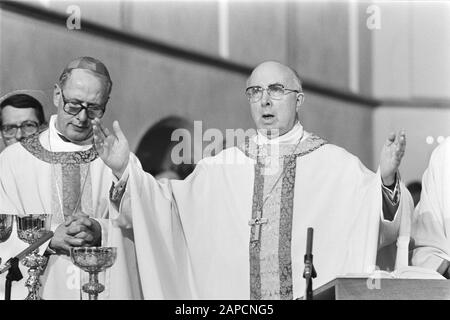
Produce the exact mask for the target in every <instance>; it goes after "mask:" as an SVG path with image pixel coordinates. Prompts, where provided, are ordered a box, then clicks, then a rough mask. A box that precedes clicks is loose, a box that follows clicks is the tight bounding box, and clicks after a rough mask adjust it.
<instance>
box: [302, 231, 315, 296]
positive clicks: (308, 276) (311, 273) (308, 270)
mask: <svg viewBox="0 0 450 320" xmlns="http://www.w3.org/2000/svg"><path fill="white" fill-rule="evenodd" d="M312 245H313V228H308V233H307V236H306V253H305V256H304V262H305V270H304V271H303V278H305V280H306V288H305V296H304V299H305V300H312V299H313V290H312V279H313V278H315V277H316V276H317V273H316V270H315V269H314V264H313V254H312Z"/></svg>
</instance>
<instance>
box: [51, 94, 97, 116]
mask: <svg viewBox="0 0 450 320" xmlns="http://www.w3.org/2000/svg"><path fill="white" fill-rule="evenodd" d="M59 91H60V92H61V98H62V100H63V104H64V105H63V109H64V111H65V112H66V113H68V114H70V115H72V116H76V115H77V114H79V113H80V112H81V110H83V109H85V110H86V114H87V116H88V118H89V119H91V120H92V119H95V118H101V117H103V114H104V113H105V105H106V103H104V104H103V105H100V104H95V103H88V102H83V101H79V100H76V99H72V100H66V97H64V93H63V91H62V89H60V90H59ZM83 104H85V105H86V106H84V105H83Z"/></svg>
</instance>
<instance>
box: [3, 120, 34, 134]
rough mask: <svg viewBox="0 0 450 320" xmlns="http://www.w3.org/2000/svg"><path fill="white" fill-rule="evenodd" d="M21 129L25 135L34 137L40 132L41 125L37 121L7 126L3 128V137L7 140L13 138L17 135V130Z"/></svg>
mask: <svg viewBox="0 0 450 320" xmlns="http://www.w3.org/2000/svg"><path fill="white" fill-rule="evenodd" d="M19 128H20V131H21V132H22V133H23V134H24V135H25V136H29V135H32V134H34V133H36V132H38V130H39V124H38V123H37V122H36V121H32V120H27V121H24V122H22V123H21V124H19V125H17V124H5V125H3V126H1V129H2V133H3V136H4V137H5V138H12V137H14V136H15V135H16V133H17V130H18V129H19Z"/></svg>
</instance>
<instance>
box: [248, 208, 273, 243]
mask: <svg viewBox="0 0 450 320" xmlns="http://www.w3.org/2000/svg"><path fill="white" fill-rule="evenodd" d="M268 222H269V220H268V219H267V218H263V217H262V212H261V210H258V211H256V218H255V219H251V220H250V221H249V222H248V225H249V226H252V227H255V229H254V232H253V233H252V237H251V242H257V241H259V238H260V236H261V225H263V224H266V223H268Z"/></svg>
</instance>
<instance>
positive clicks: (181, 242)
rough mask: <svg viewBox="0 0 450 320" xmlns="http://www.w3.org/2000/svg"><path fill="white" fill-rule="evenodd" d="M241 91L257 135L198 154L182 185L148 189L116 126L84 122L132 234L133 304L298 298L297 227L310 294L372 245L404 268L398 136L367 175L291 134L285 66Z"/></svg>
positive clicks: (368, 265)
mask: <svg viewBox="0 0 450 320" xmlns="http://www.w3.org/2000/svg"><path fill="white" fill-rule="evenodd" d="M246 94H247V96H248V99H249V101H250V107H251V112H252V116H253V119H254V121H255V124H256V127H257V129H258V134H256V135H255V136H254V137H252V138H250V139H247V141H246V142H245V143H244V144H243V145H241V146H238V147H232V148H228V149H226V150H224V151H222V152H221V153H219V154H218V155H217V156H214V157H210V158H204V159H203V160H201V161H200V162H199V163H198V165H197V167H196V169H195V170H194V172H193V173H192V174H191V175H190V176H188V177H187V178H186V179H185V180H183V181H179V180H164V181H156V180H155V179H154V178H153V177H152V176H151V175H149V174H147V173H145V172H144V171H143V170H142V169H141V168H140V164H139V163H138V162H137V161H136V159H135V157H129V154H130V152H129V147H128V142H127V140H126V138H125V136H124V134H123V133H122V131H121V130H120V126H119V124H118V123H117V122H114V124H113V128H114V134H113V133H111V132H110V131H109V130H107V129H105V128H104V127H103V125H102V124H101V123H100V121H99V120H97V119H96V120H94V123H95V124H94V143H95V145H96V148H97V150H98V152H99V154H100V157H101V158H102V159H103V160H104V161H105V163H106V164H107V165H108V166H109V167H111V168H112V170H113V172H114V174H115V177H116V178H117V179H118V180H117V179H116V180H115V188H114V192H113V193H112V196H111V198H112V200H114V201H115V203H116V202H117V199H118V198H119V199H120V198H121V203H120V206H118V207H117V209H118V211H117V212H116V214H117V215H118V216H119V217H123V218H124V219H126V220H127V221H129V223H130V224H131V225H132V226H133V229H134V234H135V239H136V251H137V257H138V265H139V269H140V270H141V271H142V270H145V271H144V272H140V277H141V282H142V289H143V292H144V297H145V298H146V299H161V298H175V299H177V298H185V299H186V298H194V299H295V298H298V297H301V296H303V294H304V290H305V283H304V282H305V281H304V279H303V277H302V274H303V268H304V264H303V258H304V254H305V248H306V235H307V228H308V227H313V228H314V244H313V254H314V265H315V269H316V271H317V274H318V276H317V278H316V279H315V280H314V286H315V287H317V286H320V285H323V284H324V283H326V282H328V281H330V280H332V279H333V278H334V277H336V276H337V275H339V274H344V273H350V272H352V273H354V272H359V273H360V272H371V271H373V270H374V269H375V268H376V266H375V259H376V253H377V248H379V247H382V246H383V245H385V244H389V243H392V242H396V241H397V246H398V249H399V250H398V252H397V264H403V265H406V264H407V248H408V243H409V224H408V223H406V222H405V221H407V219H402V218H404V217H402V216H406V215H408V213H409V210H410V209H411V206H412V200H411V197H410V195H409V193H408V191H407V189H406V188H405V187H404V185H403V183H401V182H400V181H399V177H398V174H397V170H398V166H399V164H400V161H401V158H402V156H403V153H404V150H405V144H406V140H405V136H404V134H403V133H401V134H398V135H397V136H396V135H395V134H392V135H390V136H389V138H388V140H387V142H386V145H385V146H384V148H383V151H382V153H381V160H380V169H379V170H378V172H377V173H374V172H372V171H370V170H368V169H367V168H365V167H364V165H363V164H362V163H361V162H360V160H359V159H358V158H356V157H355V156H353V155H352V154H350V153H348V152H347V151H345V150H344V149H342V148H340V147H337V146H335V145H332V144H330V143H327V141H325V140H324V139H322V138H320V137H318V136H316V135H315V134H312V133H310V132H307V131H306V130H305V129H304V128H303V127H302V125H301V124H300V122H299V117H298V114H299V108H300V106H301V104H302V102H303V92H302V88H301V82H300V79H299V78H298V76H297V74H296V73H295V72H294V71H293V70H292V69H290V68H289V67H287V66H284V65H282V64H279V63H276V62H265V63H262V64H260V65H259V66H258V67H257V68H256V69H255V70H254V71H253V72H252V74H251V76H250V78H249V79H248V82H247V90H246ZM383 184H384V185H385V186H383ZM391 189H392V190H391ZM383 199H384V200H385V201H387V202H388V205H387V206H386V208H387V210H385V212H383V201H384V200H383ZM399 235H400V236H399Z"/></svg>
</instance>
